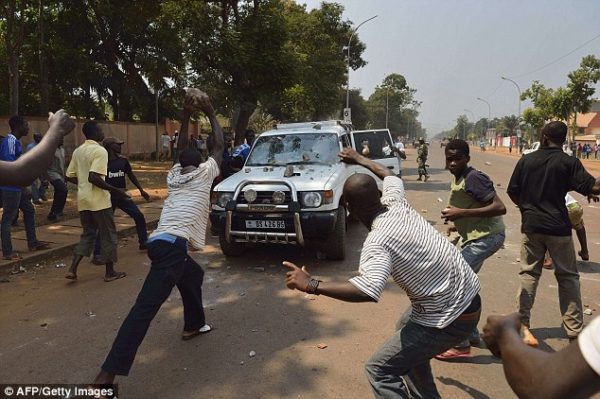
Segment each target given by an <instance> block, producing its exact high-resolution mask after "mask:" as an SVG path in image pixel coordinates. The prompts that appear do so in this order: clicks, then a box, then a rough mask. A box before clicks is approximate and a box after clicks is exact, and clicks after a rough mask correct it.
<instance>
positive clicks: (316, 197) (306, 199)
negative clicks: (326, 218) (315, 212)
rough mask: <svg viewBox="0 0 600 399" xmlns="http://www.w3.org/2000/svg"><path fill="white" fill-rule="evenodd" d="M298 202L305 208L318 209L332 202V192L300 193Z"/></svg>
mask: <svg viewBox="0 0 600 399" xmlns="http://www.w3.org/2000/svg"><path fill="white" fill-rule="evenodd" d="M299 194H300V202H301V203H302V206H303V207H305V208H318V207H320V206H321V205H324V204H331V203H332V202H333V190H325V191H306V192H301V193H299Z"/></svg>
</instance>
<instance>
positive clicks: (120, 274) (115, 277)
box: [104, 272, 127, 283]
mask: <svg viewBox="0 0 600 399" xmlns="http://www.w3.org/2000/svg"><path fill="white" fill-rule="evenodd" d="M125 276H127V273H124V272H115V274H111V275H110V276H108V277H107V276H105V277H104V281H105V282H107V283H110V282H111V281H115V280H118V279H121V278H123V277H125Z"/></svg>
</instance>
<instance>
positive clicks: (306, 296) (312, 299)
mask: <svg viewBox="0 0 600 399" xmlns="http://www.w3.org/2000/svg"><path fill="white" fill-rule="evenodd" d="M304 298H306V299H308V300H309V301H314V300H315V299H317V298H316V297H315V296H314V295H312V294H306V295H304Z"/></svg>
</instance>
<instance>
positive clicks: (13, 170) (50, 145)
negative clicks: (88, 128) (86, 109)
mask: <svg viewBox="0 0 600 399" xmlns="http://www.w3.org/2000/svg"><path fill="white" fill-rule="evenodd" d="M48 123H49V124H50V127H49V128H48V131H47V132H46V134H45V135H44V137H43V138H42V141H40V143H39V144H38V145H36V146H35V147H34V148H33V149H32V150H30V151H28V152H27V153H25V154H23V155H22V156H21V157H19V159H17V160H16V161H14V162H4V161H0V184H2V185H10V186H28V185H29V184H31V182H33V181H34V180H35V179H37V178H38V177H39V176H41V175H43V174H44V173H45V172H46V170H47V169H48V167H49V166H50V164H51V163H52V160H53V159H54V152H55V151H56V148H57V147H58V144H59V143H60V141H61V139H62V138H63V137H64V136H66V135H67V134H69V133H70V132H71V131H72V130H73V129H74V128H75V122H73V120H72V119H71V117H70V116H69V114H67V113H66V112H65V111H63V110H62V109H61V110H59V111H57V112H56V113H55V114H52V115H50V117H49V118H48Z"/></svg>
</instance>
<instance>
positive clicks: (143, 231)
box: [94, 198, 148, 256]
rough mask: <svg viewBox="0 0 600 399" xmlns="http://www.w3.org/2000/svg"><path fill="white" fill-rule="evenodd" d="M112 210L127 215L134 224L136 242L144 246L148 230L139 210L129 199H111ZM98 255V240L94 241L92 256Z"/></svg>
mask: <svg viewBox="0 0 600 399" xmlns="http://www.w3.org/2000/svg"><path fill="white" fill-rule="evenodd" d="M110 200H111V202H112V210H113V212H114V211H115V209H117V208H119V209H120V210H122V211H123V212H125V213H126V214H127V215H129V216H130V217H131V218H132V219H133V220H134V222H135V230H136V231H137V236H138V242H139V244H140V245H142V244H145V243H146V241H148V229H147V227H146V218H144V214H143V213H142V212H141V211H140V208H138V206H137V205H136V204H135V202H133V200H132V199H131V198H123V199H121V198H120V199H116V198H111V199H110ZM99 254H100V238H97V239H96V246H95V248H94V256H97V255H99Z"/></svg>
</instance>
